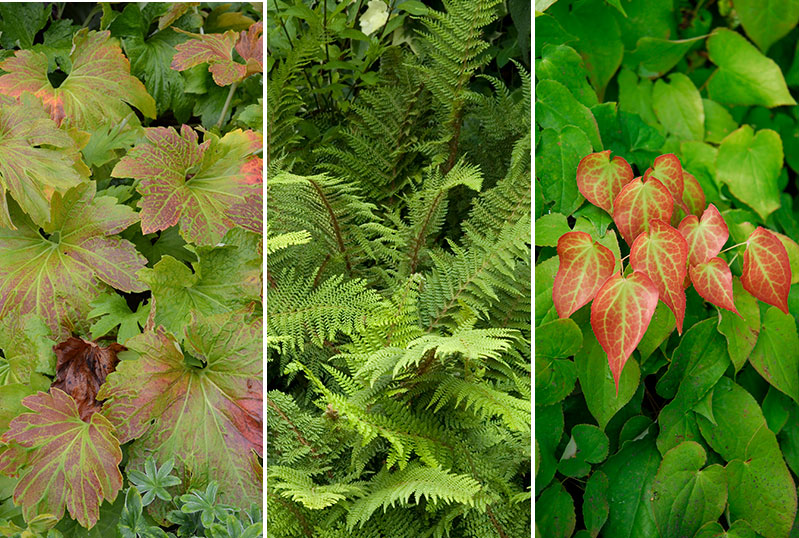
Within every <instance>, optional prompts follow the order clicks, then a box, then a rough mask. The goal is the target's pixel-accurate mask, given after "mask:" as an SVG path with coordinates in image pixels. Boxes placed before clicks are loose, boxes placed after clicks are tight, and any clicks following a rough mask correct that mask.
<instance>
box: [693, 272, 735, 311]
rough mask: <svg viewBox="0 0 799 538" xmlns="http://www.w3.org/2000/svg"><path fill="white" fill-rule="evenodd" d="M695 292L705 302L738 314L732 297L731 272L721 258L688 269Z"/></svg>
mask: <svg viewBox="0 0 799 538" xmlns="http://www.w3.org/2000/svg"><path fill="white" fill-rule="evenodd" d="M689 273H690V275H691V282H692V283H693V285H694V288H695V289H696V292H697V293H698V294H699V295H701V296H702V298H703V299H705V300H706V301H708V302H710V303H713V304H714V305H716V306H719V307H721V308H726V309H727V310H730V311H731V312H735V313H736V314H738V310H737V309H736V308H735V301H734V300H733V295H732V272H730V267H729V266H728V265H727V262H725V261H724V260H723V259H721V258H711V259H710V260H708V261H706V262H704V263H700V264H697V265H691V267H690V269H689ZM738 315H739V316H740V314H738Z"/></svg>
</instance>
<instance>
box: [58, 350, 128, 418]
mask: <svg viewBox="0 0 799 538" xmlns="http://www.w3.org/2000/svg"><path fill="white" fill-rule="evenodd" d="M125 349H127V348H126V347H125V346H122V345H120V344H117V343H113V344H111V345H110V346H108V347H101V346H99V345H97V344H96V343H94V342H90V341H88V340H84V339H83V338H75V337H71V338H69V339H68V340H65V341H63V342H61V343H60V344H58V345H56V346H53V350H54V351H55V354H56V359H57V362H56V379H55V381H54V382H53V384H52V385H51V388H57V389H61V390H63V391H64V392H66V393H67V394H69V395H70V396H72V397H73V398H74V399H75V402H76V403H77V404H78V411H79V412H80V418H81V419H82V420H84V421H86V420H88V419H89V417H91V415H92V414H93V413H95V412H97V411H99V410H100V407H102V403H101V402H98V401H97V399H96V396H97V391H99V390H100V385H102V384H103V383H104V382H105V378H106V376H107V375H108V374H110V373H111V372H113V371H114V369H115V368H116V365H117V363H118V362H119V359H118V358H117V353H119V352H120V351H124V350H125Z"/></svg>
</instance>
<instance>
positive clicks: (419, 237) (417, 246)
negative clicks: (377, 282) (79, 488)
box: [410, 191, 444, 274]
mask: <svg viewBox="0 0 799 538" xmlns="http://www.w3.org/2000/svg"><path fill="white" fill-rule="evenodd" d="M443 195H444V191H441V192H439V193H438V196H436V199H435V200H433V203H432V204H430V208H429V209H428V210H427V214H426V215H425V217H424V223H423V224H422V227H421V228H420V229H419V233H418V234H416V239H415V240H414V242H413V252H412V253H411V266H410V274H413V273H415V272H416V264H417V263H418V261H419V251H420V250H421V249H422V244H423V243H424V242H425V241H424V234H425V230H427V225H428V224H430V218H431V217H432V216H433V211H435V210H436V209H437V208H438V206H439V204H440V203H441V197H442V196H443Z"/></svg>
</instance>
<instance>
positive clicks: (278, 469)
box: [269, 465, 365, 510]
mask: <svg viewBox="0 0 799 538" xmlns="http://www.w3.org/2000/svg"><path fill="white" fill-rule="evenodd" d="M313 474H316V473H309V472H306V471H300V470H298V469H294V468H291V467H286V466H283V465H270V466H269V476H270V482H271V483H270V486H271V487H272V488H273V489H274V490H276V491H278V492H280V494H281V495H282V496H284V497H287V498H289V499H291V500H292V501H296V502H299V503H300V504H302V505H303V506H305V507H306V508H310V509H312V510H320V509H322V508H327V507H328V506H332V505H334V504H336V503H337V502H339V501H342V500H344V499H349V498H353V497H359V496H361V495H363V494H364V493H365V489H364V487H363V485H362V483H351V484H346V483H336V484H326V485H322V484H316V483H315V482H314V481H313V479H312V478H311V476H312V475H313Z"/></svg>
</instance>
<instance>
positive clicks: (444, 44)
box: [420, 0, 500, 172]
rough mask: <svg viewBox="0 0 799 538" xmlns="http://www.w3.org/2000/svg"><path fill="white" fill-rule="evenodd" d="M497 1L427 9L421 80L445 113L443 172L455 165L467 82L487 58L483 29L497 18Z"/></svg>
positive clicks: (454, 0)
mask: <svg viewBox="0 0 799 538" xmlns="http://www.w3.org/2000/svg"><path fill="white" fill-rule="evenodd" d="M499 4H500V0H476V1H466V0H444V7H445V8H446V11H445V12H437V11H433V10H430V12H429V15H428V16H427V17H425V18H424V19H423V20H422V22H423V24H424V25H425V27H426V31H424V32H421V37H422V40H421V43H420V46H421V50H422V56H423V67H422V69H421V71H422V73H423V75H424V81H425V84H426V85H427V87H428V88H430V91H431V92H432V94H433V96H434V98H435V99H436V101H437V102H438V104H439V105H440V107H441V109H443V110H444V111H445V112H444V114H443V115H442V125H441V130H440V133H441V137H440V140H439V143H440V144H441V150H440V151H441V153H442V154H443V155H444V158H445V160H446V163H445V164H444V172H447V171H449V170H450V168H452V166H453V165H454V164H455V161H456V157H457V150H458V139H459V136H460V130H461V124H462V121H463V113H464V106H465V104H466V102H467V99H468V96H469V95H470V94H471V90H469V82H470V80H471V79H472V77H473V76H474V74H475V73H476V72H477V70H478V69H480V68H481V67H482V66H484V65H485V64H486V63H487V62H488V60H489V57H488V56H487V55H486V51H487V50H488V48H489V44H488V43H487V42H486V41H483V40H482V39H481V37H482V31H481V30H482V28H484V27H485V26H487V25H489V24H490V23H491V22H493V21H494V19H495V18H496V9H495V8H496V7H497V6H498V5H499Z"/></svg>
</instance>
